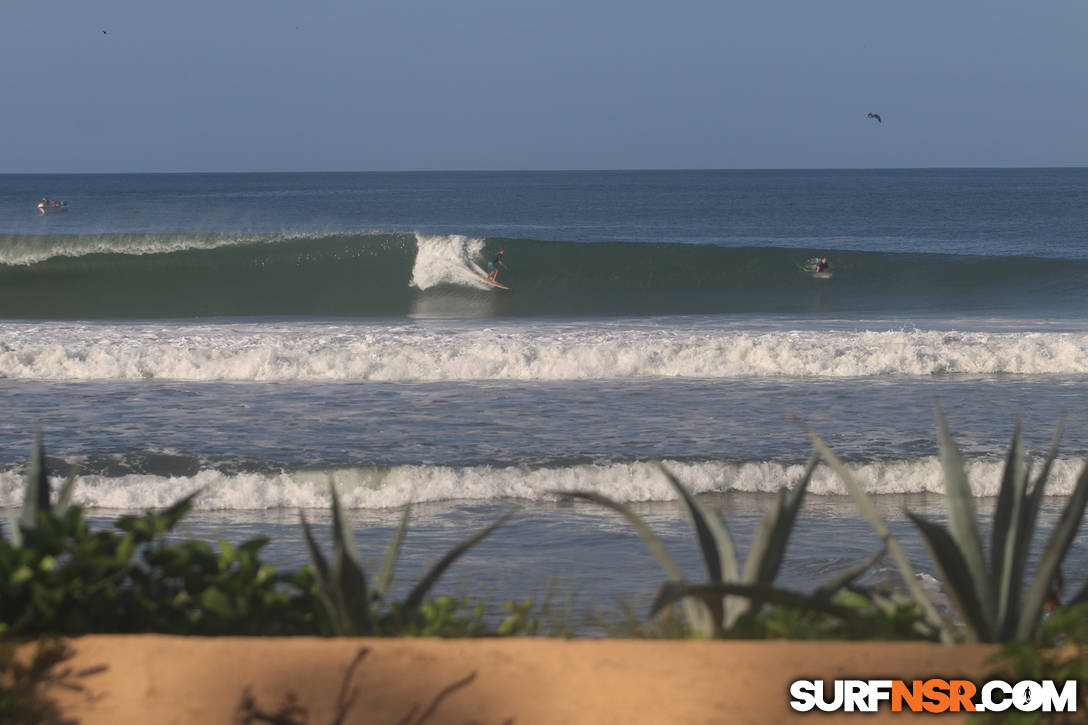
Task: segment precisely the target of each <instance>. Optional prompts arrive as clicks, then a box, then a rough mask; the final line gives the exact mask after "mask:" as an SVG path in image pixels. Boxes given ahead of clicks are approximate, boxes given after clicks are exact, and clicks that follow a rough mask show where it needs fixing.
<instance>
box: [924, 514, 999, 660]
mask: <svg viewBox="0 0 1088 725" xmlns="http://www.w3.org/2000/svg"><path fill="white" fill-rule="evenodd" d="M907 517H908V518H909V519H910V520H911V521H912V522H913V523H914V525H915V526H917V527H918V530H919V531H920V532H921V533H922V540H923V541H924V542H925V545H926V549H927V550H928V551H929V556H930V558H931V559H932V560H933V563H934V564H936V566H937V569H938V570H939V573H940V575H941V581H942V582H943V583H944V586H945V590H946V592H947V593H948V596H949V597H950V598H951V599H952V602H953V604H955V605H956V608H957V609H959V610H960V614H961V615H962V616H963V622H964V624H965V625H966V626H967V631H968V635H969V639H970V640H971V641H973V642H992V641H993V622H992V620H991V619H989V617H988V616H987V614H986V610H985V608H984V607H983V605H982V603H981V602H980V601H979V599H978V589H977V588H976V586H975V581H974V576H973V575H972V573H971V571H970V565H969V564H968V563H967V561H966V559H965V558H964V555H963V549H962V547H961V546H960V545H959V542H958V541H956V540H955V538H954V537H953V536H952V535H951V534H950V533H949V532H948V531H947V530H946V529H945V528H944V527H943V526H939V525H938V524H935V523H933V522H931V521H927V520H926V519H924V518H922V517H921V516H918V515H917V514H914V513H911V512H910V511H907Z"/></svg>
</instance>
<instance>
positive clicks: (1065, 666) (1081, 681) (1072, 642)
mask: <svg viewBox="0 0 1088 725" xmlns="http://www.w3.org/2000/svg"><path fill="white" fill-rule="evenodd" d="M989 662H990V663H991V664H993V665H995V669H994V670H993V671H991V672H990V673H988V674H987V676H986V679H987V680H1003V681H1006V682H1018V681H1020V680H1036V681H1038V680H1054V681H1055V682H1057V683H1063V682H1066V681H1067V680H1076V681H1077V696H1078V698H1079V699H1078V701H1077V711H1078V712H1079V713H1081V716H1083V713H1084V712H1086V711H1088V602H1085V603H1081V604H1076V605H1074V606H1069V607H1063V608H1061V609H1058V610H1057V611H1056V612H1054V614H1053V615H1051V616H1050V617H1047V618H1045V619H1043V621H1042V622H1041V624H1040V626H1039V630H1038V637H1037V639H1036V640H1035V641H1033V642H1026V641H1024V640H1013V641H1011V642H1007V643H1005V645H1004V646H1003V647H1002V648H1001V650H1000V651H999V652H998V653H997V654H995V655H994V656H992V657H991V658H990V660H989ZM1075 717H1076V715H1075V714H1074V715H1068V714H1066V715H1064V716H1063V715H1059V714H1057V713H1051V714H1049V715H1048V714H1044V713H1041V712H1015V711H1012V710H1009V711H1006V712H1004V713H1001V714H1000V716H998V714H997V713H976V714H975V715H972V717H971V720H970V722H971V723H976V724H981V723H990V722H1001V723H1018V724H1021V725H1034V723H1039V722H1043V721H1044V718H1049V720H1050V721H1051V722H1073V720H1074V718H1075Z"/></svg>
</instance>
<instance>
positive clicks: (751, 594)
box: [650, 582, 861, 623]
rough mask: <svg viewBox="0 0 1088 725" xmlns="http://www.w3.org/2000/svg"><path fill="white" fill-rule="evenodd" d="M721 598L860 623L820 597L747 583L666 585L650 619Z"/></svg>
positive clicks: (852, 614)
mask: <svg viewBox="0 0 1088 725" xmlns="http://www.w3.org/2000/svg"><path fill="white" fill-rule="evenodd" d="M723 596H735V597H740V598H744V599H748V600H753V599H758V600H760V601H765V602H770V603H771V604H780V605H783V606H787V607H797V608H799V609H807V610H810V611H814V612H822V613H824V614H830V615H832V616H835V617H839V618H840V619H842V620H844V621H846V622H848V623H849V622H860V619H861V618H860V617H859V615H858V614H857V612H855V611H854V610H852V609H850V608H849V607H843V606H840V605H838V604H834V603H833V602H830V601H828V600H827V599H826V598H823V597H814V596H812V595H809V594H804V593H802V592H795V591H791V590H789V589H779V588H777V587H772V586H769V585H766V584H750V583H746V582H708V583H705V584H688V583H685V582H665V583H664V584H662V585H661V588H660V589H659V590H658V592H657V596H656V597H655V598H654V602H653V604H652V605H651V606H650V616H654V615H656V614H657V613H658V612H660V611H661V610H662V609H664V608H665V607H667V606H669V605H670V604H672V603H674V602H677V601H680V600H681V599H683V598H685V597H698V598H702V599H703V600H713V599H715V598H721V597H723Z"/></svg>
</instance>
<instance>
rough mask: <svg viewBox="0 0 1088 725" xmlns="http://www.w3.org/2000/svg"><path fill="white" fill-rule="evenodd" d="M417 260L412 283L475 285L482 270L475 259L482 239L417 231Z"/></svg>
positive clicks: (425, 286)
mask: <svg viewBox="0 0 1088 725" xmlns="http://www.w3.org/2000/svg"><path fill="white" fill-rule="evenodd" d="M416 247H417V251H416V260H415V264H414V265H413V267H412V281H411V284H412V286H413V287H417V288H419V289H421V290H426V289H431V288H432V287H437V286H438V285H442V284H454V285H462V286H471V287H478V286H481V285H482V284H483V283H482V282H481V281H480V275H481V274H483V270H482V269H480V266H479V265H478V264H476V262H475V261H474V260H475V259H477V258H478V257H479V256H480V253H481V252H482V251H483V248H484V240H482V239H473V238H471V237H465V236H461V235H459V234H458V235H452V236H427V235H424V234H416Z"/></svg>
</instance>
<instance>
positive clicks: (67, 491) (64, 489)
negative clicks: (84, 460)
mask: <svg viewBox="0 0 1088 725" xmlns="http://www.w3.org/2000/svg"><path fill="white" fill-rule="evenodd" d="M78 478H79V464H78V463H77V464H75V465H73V466H72V468H71V470H69V472H68V478H66V479H65V480H64V483H63V484H61V487H60V491H58V492H57V503H56V505H55V506H54V507H53V511H54V512H55V513H56V514H57V516H64V514H65V513H66V512H67V511H68V509H69V508H70V507H71V505H72V493H73V492H74V491H75V487H76V480H77V479H78Z"/></svg>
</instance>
